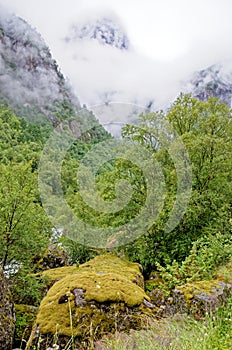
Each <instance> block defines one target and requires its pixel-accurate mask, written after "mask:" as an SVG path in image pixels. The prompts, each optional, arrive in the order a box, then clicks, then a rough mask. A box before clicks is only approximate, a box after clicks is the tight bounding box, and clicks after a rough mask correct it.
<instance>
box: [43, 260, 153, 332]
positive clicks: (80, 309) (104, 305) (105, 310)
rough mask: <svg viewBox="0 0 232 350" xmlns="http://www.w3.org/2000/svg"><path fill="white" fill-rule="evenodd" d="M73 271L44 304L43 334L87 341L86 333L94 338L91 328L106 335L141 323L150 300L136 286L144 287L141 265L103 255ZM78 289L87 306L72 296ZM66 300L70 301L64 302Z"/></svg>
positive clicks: (47, 296) (55, 288) (54, 288)
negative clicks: (85, 338) (78, 302)
mask: <svg viewBox="0 0 232 350" xmlns="http://www.w3.org/2000/svg"><path fill="white" fill-rule="evenodd" d="M62 269H65V270H66V271H68V270H67V269H68V268H62ZM62 271H64V270H62ZM70 271H71V273H70V274H68V275H67V276H66V277H64V278H62V279H60V280H59V281H58V282H56V283H55V284H54V285H53V286H52V287H51V289H50V290H49V291H48V293H47V295H46V297H45V298H44V299H43V300H42V302H41V305H40V308H39V312H38V315H37V320H36V322H37V324H38V326H39V329H40V333H41V334H56V333H58V334H60V335H64V336H69V337H71V336H72V334H73V335H74V336H78V337H82V338H83V337H84V335H85V334H88V336H90V334H89V332H90V329H92V331H93V332H94V334H99V335H100V334H101V335H102V334H105V333H106V332H112V331H113V329H114V330H116V328H117V327H119V326H120V327H122V328H123V327H124V328H125V330H126V329H127V327H128V330H129V329H130V328H133V327H137V326H138V324H140V323H141V309H140V305H141V304H142V303H143V300H144V299H147V300H149V297H148V296H147V295H146V293H145V291H144V290H143V288H141V287H140V286H139V285H137V284H136V283H137V282H138V281H139V284H140V285H141V284H143V277H142V274H141V272H140V267H139V265H137V264H134V263H129V262H126V261H124V260H121V259H119V258H118V257H115V256H113V255H103V256H98V257H96V258H94V259H92V260H91V261H89V262H88V263H85V264H83V265H81V266H80V267H79V269H77V268H76V270H74V269H72V270H70ZM46 272H48V271H46ZM50 272H52V276H53V278H54V275H55V276H56V277H57V275H60V273H61V269H59V272H58V274H57V273H56V272H55V271H51V270H50ZM50 272H49V273H50ZM53 272H54V273H53ZM62 273H63V272H62ZM76 288H78V289H81V290H83V291H84V303H83V304H82V305H80V306H77V304H76V301H75V296H74V294H73V293H72V291H73V290H74V289H76ZM62 298H64V299H65V298H66V299H65V301H66V302H65V301H64V302H62V303H60V300H61V299H62ZM138 315H139V316H138ZM71 324H72V326H71Z"/></svg>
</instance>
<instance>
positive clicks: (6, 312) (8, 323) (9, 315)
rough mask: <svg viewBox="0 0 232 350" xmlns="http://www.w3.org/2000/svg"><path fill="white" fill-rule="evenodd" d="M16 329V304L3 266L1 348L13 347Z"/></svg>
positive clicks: (0, 273)
mask: <svg viewBox="0 0 232 350" xmlns="http://www.w3.org/2000/svg"><path fill="white" fill-rule="evenodd" d="M14 329H15V312H14V304H13V301H12V297H11V293H10V290H9V288H8V286H7V281H6V279H5V277H4V274H3V271H2V268H0V350H11V349H12V342H13V336H14Z"/></svg>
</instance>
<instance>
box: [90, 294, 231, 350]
mask: <svg viewBox="0 0 232 350" xmlns="http://www.w3.org/2000/svg"><path fill="white" fill-rule="evenodd" d="M96 349H97V350H135V349H136V350H199V349H201V350H231V349H232V298H231V299H229V300H228V303H227V305H226V306H224V307H221V308H220V309H219V310H218V311H217V313H216V314H214V315H207V317H206V319H205V320H204V321H196V320H194V319H193V318H191V317H188V316H186V315H175V316H173V317H172V318H166V319H163V320H161V321H153V324H152V325H151V326H150V327H149V329H147V330H143V331H131V333H130V334H129V335H127V334H123V333H118V334H116V335H114V336H110V337H108V338H107V337H106V338H104V339H103V340H102V341H101V342H98V343H97V344H96Z"/></svg>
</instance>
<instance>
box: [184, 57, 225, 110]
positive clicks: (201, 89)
mask: <svg viewBox="0 0 232 350" xmlns="http://www.w3.org/2000/svg"><path fill="white" fill-rule="evenodd" d="M184 90H185V91H186V92H188V93H191V94H192V96H193V97H197V98H198V99H199V100H201V101H207V100H208V98H209V97H218V98H219V100H220V101H221V102H224V103H225V104H227V105H228V106H229V107H231V102H232V65H231V62H223V63H220V64H215V65H213V66H210V67H208V68H206V69H203V70H201V71H199V72H196V73H194V74H193V75H192V77H190V79H189V82H188V83H187V84H186V86H185V87H184Z"/></svg>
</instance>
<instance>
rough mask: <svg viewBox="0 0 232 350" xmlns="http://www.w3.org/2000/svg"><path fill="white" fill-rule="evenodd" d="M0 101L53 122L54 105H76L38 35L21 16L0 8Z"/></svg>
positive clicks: (67, 86) (55, 106)
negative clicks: (44, 116) (45, 117)
mask: <svg viewBox="0 0 232 350" xmlns="http://www.w3.org/2000/svg"><path fill="white" fill-rule="evenodd" d="M0 100H1V101H5V102H7V103H8V104H10V105H11V106H12V107H13V108H14V109H15V110H16V112H17V113H21V114H22V115H23V114H24V115H25V114H26V115H27V114H28V115H30V116H31V117H33V114H34V115H35V114H36V115H37V116H38V114H39V113H41V115H46V116H48V118H49V119H50V120H51V121H52V122H53V123H55V117H54V115H55V112H56V108H57V106H60V105H62V104H64V103H65V102H68V103H69V104H71V105H74V106H76V107H79V102H78V100H77V98H76V97H75V96H74V94H73V93H72V90H71V88H70V86H69V85H68V83H67V81H66V80H65V78H64V76H63V75H62V73H61V72H60V70H59V67H58V65H57V63H56V61H55V60H54V59H53V58H52V56H51V53H50V50H49V48H48V46H47V45H46V43H45V42H44V40H43V39H42V37H41V36H40V34H38V33H37V31H36V30H35V29H33V28H32V27H31V26H30V25H29V24H28V23H27V22H26V21H24V20H23V19H21V18H19V17H17V16H15V15H13V14H9V13H6V12H5V11H2V9H1V11H0ZM27 112H28V113H27ZM35 112H37V113H35Z"/></svg>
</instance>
